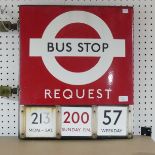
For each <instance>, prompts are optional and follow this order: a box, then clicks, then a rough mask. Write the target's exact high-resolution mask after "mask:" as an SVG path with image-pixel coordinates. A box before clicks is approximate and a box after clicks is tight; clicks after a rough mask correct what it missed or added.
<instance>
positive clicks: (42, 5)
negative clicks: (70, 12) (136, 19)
mask: <svg viewBox="0 0 155 155" xmlns="http://www.w3.org/2000/svg"><path fill="white" fill-rule="evenodd" d="M19 7H105V8H128V9H133V8H134V6H126V5H124V6H122V5H121V6H110V5H64V4H62V5H46V4H45V5H44V4H41V5H36V4H34V5H19Z"/></svg>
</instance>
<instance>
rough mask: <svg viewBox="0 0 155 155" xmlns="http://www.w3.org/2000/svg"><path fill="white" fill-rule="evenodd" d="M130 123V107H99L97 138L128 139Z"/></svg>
mask: <svg viewBox="0 0 155 155" xmlns="http://www.w3.org/2000/svg"><path fill="white" fill-rule="evenodd" d="M129 122H130V120H129V109H128V107H125V106H124V107H122V106H121V107H120V106H99V107H97V136H103V137H121V136H124V137H126V136H128V134H129V132H130V131H129V130H130V123H129Z"/></svg>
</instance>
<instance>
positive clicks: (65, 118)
mask: <svg viewBox="0 0 155 155" xmlns="http://www.w3.org/2000/svg"><path fill="white" fill-rule="evenodd" d="M61 136H92V108H91V107H62V108H61Z"/></svg>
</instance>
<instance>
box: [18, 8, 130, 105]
mask: <svg viewBox="0 0 155 155" xmlns="http://www.w3.org/2000/svg"><path fill="white" fill-rule="evenodd" d="M132 22H133V9H132V8H130V7H102V6H100V7H99V6H93V7H92V6H21V7H20V44H21V48H20V50H21V57H20V65H21V67H20V104H22V105H83V106H84V105H129V104H133V45H132V42H133V40H132V39H133V36H132V26H133V23H132Z"/></svg>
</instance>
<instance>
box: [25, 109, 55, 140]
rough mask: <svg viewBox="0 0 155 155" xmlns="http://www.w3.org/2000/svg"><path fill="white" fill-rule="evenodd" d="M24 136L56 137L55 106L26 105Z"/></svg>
mask: <svg viewBox="0 0 155 155" xmlns="http://www.w3.org/2000/svg"><path fill="white" fill-rule="evenodd" d="M25 117H26V118H25V119H26V137H40V138H44V137H46V138H47V137H48V138H51V137H56V108H55V107H26V116H25Z"/></svg>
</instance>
